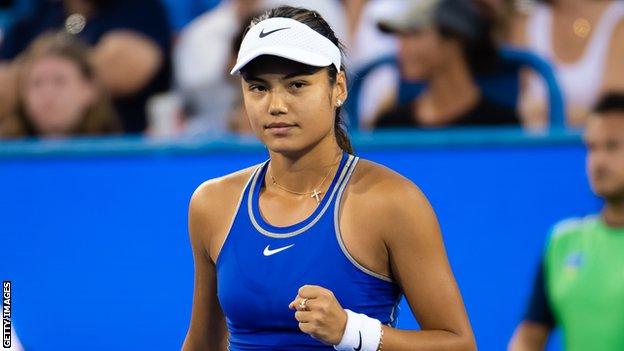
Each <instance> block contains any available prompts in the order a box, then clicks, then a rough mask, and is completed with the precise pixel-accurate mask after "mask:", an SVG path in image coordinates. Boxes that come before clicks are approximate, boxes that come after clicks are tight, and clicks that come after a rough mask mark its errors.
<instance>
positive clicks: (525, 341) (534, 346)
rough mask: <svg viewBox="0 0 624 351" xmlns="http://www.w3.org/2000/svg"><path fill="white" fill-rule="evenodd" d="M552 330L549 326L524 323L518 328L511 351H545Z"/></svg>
mask: <svg viewBox="0 0 624 351" xmlns="http://www.w3.org/2000/svg"><path fill="white" fill-rule="evenodd" d="M549 333H550V329H549V328H548V327H547V326H544V325H542V324H538V323H532V322H522V323H520V325H518V328H516V331H515V332H514V335H513V337H512V338H511V341H510V342H509V348H508V350H509V351H543V350H544V347H545V346H546V341H547V340H548V334H549Z"/></svg>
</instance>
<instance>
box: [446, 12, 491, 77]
mask: <svg viewBox="0 0 624 351" xmlns="http://www.w3.org/2000/svg"><path fill="white" fill-rule="evenodd" d="M471 3H472V6H474V8H475V11H476V18H475V19H474V21H475V22H474V26H475V28H476V32H477V34H476V37H474V38H470V37H469V36H468V35H466V34H464V33H462V32H460V31H458V30H455V29H453V28H450V27H448V26H444V25H438V26H437V30H438V32H439V33H440V35H442V36H443V37H445V38H451V39H454V40H457V41H458V42H459V43H460V45H461V46H462V51H463V53H464V57H465V58H466V61H467V62H468V67H469V68H470V71H471V72H472V74H486V73H491V72H493V71H495V70H496V69H497V68H498V67H500V64H501V58H500V56H499V55H498V44H497V42H496V39H495V38H494V34H495V26H496V23H497V21H496V14H495V12H494V10H493V9H492V7H491V6H489V5H488V4H486V3H485V2H483V1H476V0H475V1H471Z"/></svg>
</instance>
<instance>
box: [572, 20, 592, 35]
mask: <svg viewBox="0 0 624 351" xmlns="http://www.w3.org/2000/svg"><path fill="white" fill-rule="evenodd" d="M591 30H592V26H591V23H590V22H589V21H588V20H587V19H586V18H583V17H579V18H577V19H576V20H574V23H573V24H572V31H573V32H574V34H575V35H576V36H577V37H579V38H583V39H585V38H587V37H588V36H589V33H590V32H591Z"/></svg>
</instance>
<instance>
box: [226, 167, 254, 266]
mask: <svg viewBox="0 0 624 351" xmlns="http://www.w3.org/2000/svg"><path fill="white" fill-rule="evenodd" d="M263 164H264V163H261V164H259V165H257V166H256V168H255V169H254V170H253V172H251V175H250V176H249V179H247V182H245V186H244V187H243V190H241V194H240V196H239V197H238V203H237V204H236V209H235V210H234V214H233V215H232V218H231V219H230V224H229V225H228V228H227V231H226V233H225V237H224V238H223V241H222V242H221V247H220V248H219V252H218V253H217V259H216V260H215V267H218V266H219V259H220V258H221V251H222V250H223V248H224V247H225V244H226V243H227V240H228V238H229V237H230V231H232V227H233V226H234V221H236V216H237V215H238V210H240V206H241V203H242V202H243V198H244V197H245V192H246V191H247V188H248V187H249V183H250V182H251V180H252V179H253V178H254V176H255V175H256V173H257V172H258V170H259V169H260V168H261V167H262V165H263Z"/></svg>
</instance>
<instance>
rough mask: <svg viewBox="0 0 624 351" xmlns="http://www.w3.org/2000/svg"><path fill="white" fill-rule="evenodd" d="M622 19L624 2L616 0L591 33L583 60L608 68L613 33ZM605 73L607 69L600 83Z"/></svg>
mask: <svg viewBox="0 0 624 351" xmlns="http://www.w3.org/2000/svg"><path fill="white" fill-rule="evenodd" d="M622 20H624V4H622V3H619V2H617V1H614V2H613V3H611V5H609V6H608V7H607V8H606V9H605V10H604V12H603V13H602V14H601V15H600V20H599V22H598V24H597V25H596V26H595V28H594V29H593V32H592V33H591V34H592V36H591V39H590V42H589V44H587V47H586V48H585V53H584V55H583V57H582V60H584V61H582V62H589V63H594V64H597V65H601V66H602V67H605V68H606V64H607V61H608V59H609V51H610V49H611V42H612V41H613V34H614V33H615V29H616V28H617V26H618V24H619V23H620V21H622ZM604 75H605V71H604V70H602V72H601V74H600V76H599V77H600V83H602V80H603V79H604ZM596 95H597V94H596Z"/></svg>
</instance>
